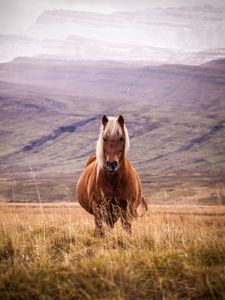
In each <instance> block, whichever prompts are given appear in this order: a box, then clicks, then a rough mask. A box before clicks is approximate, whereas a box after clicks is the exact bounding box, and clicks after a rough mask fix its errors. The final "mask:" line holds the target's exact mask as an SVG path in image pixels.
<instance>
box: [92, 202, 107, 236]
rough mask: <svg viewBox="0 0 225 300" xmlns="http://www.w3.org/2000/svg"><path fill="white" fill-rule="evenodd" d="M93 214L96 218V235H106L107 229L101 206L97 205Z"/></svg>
mask: <svg viewBox="0 0 225 300" xmlns="http://www.w3.org/2000/svg"><path fill="white" fill-rule="evenodd" d="M93 214H94V218H95V233H94V235H95V236H96V237H104V236H105V231H104V227H103V210H102V207H101V206H97V205H96V206H95V207H94V208H93Z"/></svg>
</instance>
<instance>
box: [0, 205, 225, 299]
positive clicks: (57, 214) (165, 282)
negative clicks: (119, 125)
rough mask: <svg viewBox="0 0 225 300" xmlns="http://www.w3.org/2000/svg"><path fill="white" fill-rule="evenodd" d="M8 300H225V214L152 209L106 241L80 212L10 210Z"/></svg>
mask: <svg viewBox="0 0 225 300" xmlns="http://www.w3.org/2000/svg"><path fill="white" fill-rule="evenodd" d="M0 220H1V221H0V274H1V275H0V298H1V299H224V295H225V287H224V282H225V271H224V270H225V269H224V268H225V229H224V228H225V227H224V225H225V208H224V206H217V207H216V206H204V207H201V206H150V207H149V213H148V215H147V216H145V217H144V218H142V219H139V220H138V221H136V222H135V223H134V230H133V234H132V235H128V234H126V233H124V232H123V231H122V229H121V226H120V224H117V226H116V228H115V229H114V231H109V232H108V233H107V237H106V238H105V239H96V238H94V236H93V229H92V228H93V224H92V222H93V220H92V217H91V216H89V215H88V214H86V213H85V212H84V211H83V210H82V209H81V208H79V207H78V206H73V205H70V206H68V205H67V206H65V205H62V204H61V205H58V206H57V205H54V207H52V206H51V205H49V204H48V205H41V206H40V205H37V204H36V205H33V206H32V207H30V206H29V205H26V204H24V205H22V204H20V205H18V206H17V207H15V206H13V205H11V206H8V205H2V206H1V208H0Z"/></svg>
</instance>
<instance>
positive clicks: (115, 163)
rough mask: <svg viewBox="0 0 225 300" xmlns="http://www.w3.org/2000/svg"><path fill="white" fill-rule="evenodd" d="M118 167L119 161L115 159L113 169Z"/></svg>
mask: <svg viewBox="0 0 225 300" xmlns="http://www.w3.org/2000/svg"><path fill="white" fill-rule="evenodd" d="M116 168H117V161H115V160H114V162H113V169H114V170H115V169H116Z"/></svg>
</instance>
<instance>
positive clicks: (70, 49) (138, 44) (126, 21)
mask: <svg viewBox="0 0 225 300" xmlns="http://www.w3.org/2000/svg"><path fill="white" fill-rule="evenodd" d="M224 37H225V8H223V7H221V8H215V7H211V6H201V7H180V8H151V9H147V10H138V11H133V12H117V13H112V14H97V13H93V12H80V11H69V10H52V11H45V12H43V13H42V14H41V15H40V16H39V17H38V18H37V20H36V22H35V23H34V24H33V25H32V26H30V27H29V28H27V30H25V31H24V32H23V33H22V34H21V35H0V61H1V62H5V61H9V60H12V59H14V58H16V57H18V56H29V57H33V56H39V57H45V58H48V59H63V60H65V59H67V60H95V61H99V60H103V61H104V60H114V61H126V62H134V61H139V62H141V63H142V64H145V65H149V64H151V65H152V64H162V63H170V64H172V63H173V64H175V63H176V64H177V63H179V64H190V65H192V64H195V65H198V64H201V63H204V62H207V61H209V60H212V59H218V58H223V57H224V56H225V38H224Z"/></svg>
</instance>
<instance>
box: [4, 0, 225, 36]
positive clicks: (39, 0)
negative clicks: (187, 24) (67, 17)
mask: <svg viewBox="0 0 225 300" xmlns="http://www.w3.org/2000/svg"><path fill="white" fill-rule="evenodd" d="M204 4H209V5H214V6H225V3H224V0H213V1H212V0H0V33H17V32H21V31H23V30H24V29H25V28H27V27H28V26H30V25H31V24H32V23H34V22H35V19H36V18H37V17H38V15H39V14H41V13H42V12H43V11H45V10H52V9H71V10H85V11H93V12H100V13H111V12H114V11H119V10H123V11H127V10H135V9H143V8H147V7H157V6H158V7H167V6H175V7H178V6H197V5H204Z"/></svg>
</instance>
